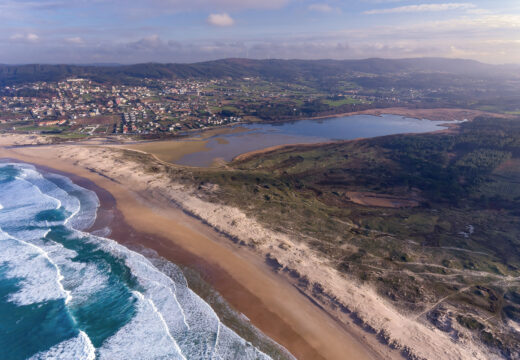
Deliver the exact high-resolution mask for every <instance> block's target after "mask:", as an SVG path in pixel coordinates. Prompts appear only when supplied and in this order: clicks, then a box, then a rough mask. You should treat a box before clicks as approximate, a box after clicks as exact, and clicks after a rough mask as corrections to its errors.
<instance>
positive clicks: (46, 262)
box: [0, 229, 70, 305]
mask: <svg viewBox="0 0 520 360" xmlns="http://www.w3.org/2000/svg"><path fill="white" fill-rule="evenodd" d="M0 241H1V244H2V246H1V247H0V255H1V258H2V259H3V260H4V261H6V262H7V264H8V270H7V272H6V275H5V276H6V277H7V278H20V279H22V280H21V282H20V285H21V287H20V289H19V290H18V291H17V292H15V293H13V294H11V295H10V296H9V300H10V301H12V302H14V303H16V304H18V305H30V304H33V303H36V302H42V301H48V300H56V299H60V298H63V299H65V300H66V301H68V300H70V293H69V292H68V291H67V290H65V289H64V287H63V285H62V283H61V281H62V280H63V275H62V274H61V271H60V269H59V268H58V266H57V265H56V263H54V262H53V261H52V259H51V258H50V257H49V255H48V254H47V253H46V252H45V251H44V250H43V249H41V248H39V247H38V246H36V245H33V244H31V243H28V242H26V241H23V240H20V239H16V238H14V237H12V236H11V235H9V234H7V233H5V232H4V231H2V229H0Z"/></svg>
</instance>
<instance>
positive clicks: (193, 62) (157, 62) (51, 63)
mask: <svg viewBox="0 0 520 360" xmlns="http://www.w3.org/2000/svg"><path fill="white" fill-rule="evenodd" d="M234 59H237V60H254V61H268V60H281V61H368V60H374V59H377V60H416V59H424V60H428V59H436V60H455V61H457V60H458V61H476V62H478V63H481V64H486V65H494V66H520V62H517V63H513V62H510V63H494V64H493V63H489V62H486V61H480V60H476V59H469V58H449V57H426V56H418V57H410V58H404V57H401V58H400V57H395V58H389V57H388V58H383V57H370V58H345V59H332V58H323V59H300V58H285V59H284V58H240V57H224V58H216V59H210V60H201V61H186V62H167V61H145V62H132V63H116V62H98V63H80V62H78V63H72V62H71V63H67V62H61V63H60V62H28V63H1V62H0V65H4V66H25V65H28V66H29V65H57V66H58V65H72V66H94V67H96V66H99V67H110V66H132V65H141V64H160V65H169V64H186V65H190V64H197V63H204V62H212V61H224V60H234Z"/></svg>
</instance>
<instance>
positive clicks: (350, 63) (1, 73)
mask: <svg viewBox="0 0 520 360" xmlns="http://www.w3.org/2000/svg"><path fill="white" fill-rule="evenodd" d="M410 73H446V74H454V75H458V76H472V77H483V78H491V77H494V78H496V77H501V78H508V77H511V76H513V77H518V75H519V74H520V66H502V65H489V64H484V63H480V62H478V61H473V60H463V59H443V58H415V59H396V60H391V59H378V58H373V59H364V60H279V59H272V60H271V59H270V60H251V59H223V60H216V61H207V62H200V63H193V64H159V63H145V64H135V65H112V64H110V65H66V64H60V65H43V64H30V65H0V85H2V86H8V85H13V84H20V83H25V82H34V81H59V80H63V79H66V78H68V77H77V76H80V77H84V78H89V79H92V80H95V81H99V82H113V83H133V82H136V81H138V80H140V79H142V78H152V79H186V78H201V79H211V78H225V77H232V78H242V77H261V78H264V79H269V80H278V81H298V80H302V79H305V80H306V81H312V80H316V81H317V80H320V79H323V78H330V77H336V76H344V75H352V74H358V75H363V74H365V75H366V74H373V75H379V76H381V75H399V74H401V75H402V74H410Z"/></svg>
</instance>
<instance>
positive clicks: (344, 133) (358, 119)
mask: <svg viewBox="0 0 520 360" xmlns="http://www.w3.org/2000/svg"><path fill="white" fill-rule="evenodd" d="M444 123H446V122H445V121H431V120H421V119H412V118H406V117H402V116H399V115H390V114H385V115H382V116H374V115H353V116H346V117H337V118H328V119H320V120H298V121H292V122H282V123H268V124H267V123H264V124H258V123H255V124H246V125H240V127H243V128H245V130H246V131H244V132H237V133H232V134H226V135H217V136H214V137H213V138H211V139H210V141H209V143H208V144H207V149H206V151H200V152H196V153H191V154H188V155H185V156H184V157H182V158H181V159H180V160H178V161H176V163H178V164H181V165H190V166H209V165H210V164H211V163H212V162H213V160H214V159H223V160H226V161H230V160H232V159H233V158H234V157H235V156H237V155H240V154H243V153H246V152H249V151H254V150H260V149H264V148H266V147H270V146H276V145H283V144H298V143H318V142H324V141H332V140H351V139H357V138H369V137H376V136H383V135H393V134H403V133H424V132H430V131H436V130H440V129H442V127H440V125H441V124H444Z"/></svg>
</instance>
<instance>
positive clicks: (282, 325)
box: [0, 147, 377, 360]
mask: <svg viewBox="0 0 520 360" xmlns="http://www.w3.org/2000/svg"><path fill="white" fill-rule="evenodd" d="M0 157H9V158H14V159H18V160H20V161H25V162H29V163H33V164H36V165H42V166H46V167H48V168H50V169H56V170H59V171H61V172H64V173H66V174H68V175H69V176H71V177H72V178H73V180H74V181H76V182H78V183H79V184H80V185H82V186H85V187H89V186H90V188H91V189H93V190H95V191H96V192H97V193H98V195H99V197H100V199H101V200H102V201H103V202H104V204H107V205H106V206H109V203H110V201H113V202H114V203H115V205H116V207H114V212H113V214H114V216H115V217H114V220H113V225H112V226H113V233H112V235H111V236H110V237H111V238H114V239H115V240H118V241H120V242H121V243H123V244H125V245H129V246H131V245H143V246H145V247H148V248H151V249H153V250H155V251H157V252H158V253H159V254H160V255H161V256H163V257H165V258H166V259H168V260H170V261H172V262H175V263H177V264H179V265H185V266H189V267H192V268H195V269H196V270H197V271H199V272H200V273H201V274H202V277H203V279H204V280H206V281H207V282H208V283H209V284H210V285H212V286H213V287H214V288H215V289H216V290H217V291H218V292H219V293H220V294H222V296H223V297H224V298H225V299H226V300H227V301H228V302H229V303H230V305H231V306H232V307H233V308H235V309H236V310H237V311H239V312H241V313H243V314H244V315H246V316H247V317H248V318H249V319H250V320H251V322H252V323H253V324H254V325H255V326H256V327H257V328H259V329H260V330H261V331H262V332H264V333H265V334H266V335H267V336H269V337H271V338H272V339H273V340H275V341H276V342H278V343H280V344H281V345H282V346H284V347H285V348H287V349H288V350H289V351H290V352H291V353H292V354H293V355H294V356H296V357H297V358H298V359H356V360H357V359H360V360H363V359H374V358H377V356H376V355H375V354H376V353H375V352H373V351H372V350H371V349H369V348H368V347H367V346H366V345H365V344H364V342H363V339H362V336H359V335H358V334H357V333H356V332H350V331H348V329H345V328H344V327H343V326H341V325H340V324H339V323H337V322H336V321H335V320H333V319H332V318H331V317H330V316H329V315H328V314H326V313H325V312H324V311H323V310H322V309H320V308H319V307H318V306H316V304H314V303H312V302H311V301H310V300H308V299H307V298H306V297H305V296H303V295H302V294H301V293H299V292H298V290H297V289H295V288H294V287H293V286H292V285H291V284H290V283H289V282H288V281H287V280H286V279H284V278H283V277H281V276H279V275H277V274H276V273H274V272H272V271H271V269H270V268H269V267H268V266H267V265H266V264H265V263H264V261H263V259H259V258H258V257H257V256H254V255H253V254H252V253H250V252H249V251H248V250H247V249H242V248H239V247H237V246H235V245H234V244H233V243H231V242H230V241H229V240H228V239H226V238H224V237H223V236H222V235H220V234H218V233H217V232H216V231H214V230H213V229H212V228H210V227H209V226H206V225H204V224H202V223H201V222H200V221H198V220H196V219H194V218H192V217H190V216H188V215H186V214H185V213H183V212H182V211H181V210H180V209H178V208H176V207H175V206H173V205H172V204H164V202H155V201H154V200H152V199H150V198H149V197H148V196H147V194H137V193H134V192H132V191H129V190H128V189H126V188H125V186H124V185H123V184H120V183H118V182H116V181H113V180H112V179H110V178H107V177H104V176H102V175H100V174H97V173H94V172H91V171H89V170H88V169H85V168H82V167H79V166H75V165H74V164H73V163H71V162H64V161H57V160H56V159H55V157H54V156H53V153H52V147H46V148H24V149H12V150H7V149H0ZM100 161H102V159H100ZM81 179H83V180H81ZM85 179H88V180H89V181H85ZM82 181H83V182H82ZM89 182H93V183H94V184H95V188H93V187H92V185H89V184H88V183H89ZM109 207H110V206H109ZM98 225H99V224H98Z"/></svg>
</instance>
